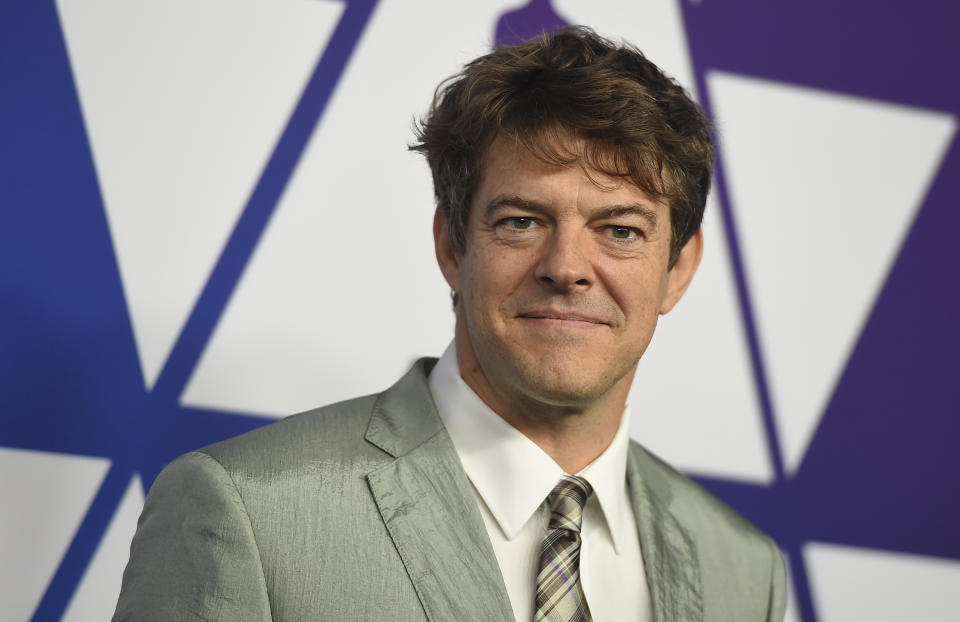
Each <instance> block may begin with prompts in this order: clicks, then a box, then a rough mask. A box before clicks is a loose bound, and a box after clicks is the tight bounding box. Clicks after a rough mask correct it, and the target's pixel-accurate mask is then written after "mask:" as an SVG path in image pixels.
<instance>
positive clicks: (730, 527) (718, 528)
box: [630, 440, 770, 548]
mask: <svg viewBox="0 0 960 622" xmlns="http://www.w3.org/2000/svg"><path fill="white" fill-rule="evenodd" d="M630 445H631V446H630V453H631V456H632V458H634V459H635V460H636V463H637V465H638V467H639V470H640V474H641V477H642V478H644V479H645V480H646V481H647V483H648V485H649V486H650V487H652V489H653V490H657V491H665V492H661V495H662V497H663V498H662V499H661V501H663V502H665V503H666V504H667V505H669V507H670V510H671V512H672V513H673V514H674V516H676V517H677V519H678V520H679V521H680V522H681V523H683V524H684V526H686V527H687V528H688V529H691V530H693V531H694V532H701V533H702V532H708V533H711V534H714V535H716V536H718V537H721V538H724V539H730V538H733V539H735V540H744V539H745V540H747V541H753V542H756V543H758V544H759V543H760V541H763V543H764V544H763V546H764V548H766V547H767V546H768V545H767V543H768V542H769V541H770V539H769V537H768V536H767V535H766V534H764V533H763V532H762V531H761V530H760V529H759V528H757V527H756V526H755V525H754V524H753V523H751V522H750V521H749V520H747V519H746V518H744V517H743V516H742V515H741V514H740V513H739V512H737V511H736V510H734V509H733V508H731V507H730V506H729V505H727V504H726V503H725V502H724V501H722V500H721V499H719V498H717V497H716V496H715V495H714V494H713V493H711V492H710V491H709V490H707V489H706V488H704V487H703V486H701V485H700V484H698V483H697V482H695V481H694V480H692V479H691V478H690V477H688V476H686V475H684V474H683V473H681V472H679V471H678V470H677V469H675V468H674V467H673V466H671V465H670V464H669V463H667V462H666V461H665V460H663V459H662V458H660V457H659V456H657V455H656V454H654V453H652V452H650V451H649V450H647V449H646V448H645V447H643V446H642V445H640V444H639V443H637V442H635V441H632V440H631V442H630Z"/></svg>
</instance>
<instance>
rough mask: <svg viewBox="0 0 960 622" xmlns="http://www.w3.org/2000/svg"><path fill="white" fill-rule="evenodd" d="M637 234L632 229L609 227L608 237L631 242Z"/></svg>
mask: <svg viewBox="0 0 960 622" xmlns="http://www.w3.org/2000/svg"><path fill="white" fill-rule="evenodd" d="M638 234H639V232H638V231H637V230H636V229H634V228H633V227H618V226H612V227H610V237H612V238H614V239H617V240H632V239H634V238H635V237H637V236H638Z"/></svg>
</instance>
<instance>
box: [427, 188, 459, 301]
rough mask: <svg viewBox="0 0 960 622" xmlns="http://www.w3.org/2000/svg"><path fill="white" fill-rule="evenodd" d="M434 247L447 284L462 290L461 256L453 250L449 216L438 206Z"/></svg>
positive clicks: (453, 288)
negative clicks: (448, 222) (448, 224)
mask: <svg viewBox="0 0 960 622" xmlns="http://www.w3.org/2000/svg"><path fill="white" fill-rule="evenodd" d="M433 249H434V251H435V252H436V254H437V265H439V266H440V272H442V273H443V278H445V279H446V280H447V285H449V286H450V289H452V290H453V291H454V292H457V293H459V292H460V258H459V257H458V256H457V253H456V252H455V251H454V250H453V244H452V243H451V242H450V232H449V231H448V229H447V218H446V217H445V216H444V215H443V210H442V209H440V206H439V205H438V206H437V209H436V211H434V213H433Z"/></svg>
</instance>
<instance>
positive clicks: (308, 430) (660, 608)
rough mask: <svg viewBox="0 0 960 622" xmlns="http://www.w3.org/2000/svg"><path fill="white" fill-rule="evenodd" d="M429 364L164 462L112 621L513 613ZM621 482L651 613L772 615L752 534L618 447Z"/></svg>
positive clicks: (766, 552) (673, 617) (780, 605)
mask: <svg viewBox="0 0 960 622" xmlns="http://www.w3.org/2000/svg"><path fill="white" fill-rule="evenodd" d="M433 363H434V361H433V360H428V359H424V360H421V361H420V362H418V364H417V365H416V366H414V368H413V369H412V370H411V371H410V372H409V373H408V374H407V375H406V376H404V377H403V378H402V379H401V380H400V381H398V382H397V383H396V384H395V385H394V386H393V387H391V388H390V389H388V390H387V391H385V392H384V393H382V394H380V395H374V396H368V397H362V398H358V399H355V400H350V401H347V402H342V403H339V404H334V405H331V406H327V407H324V408H320V409H317V410H314V411H310V412H307V413H303V414H300V415H296V416H294V417H289V418H287V419H284V420H282V421H279V422H277V423H276V424H273V425H269V426H266V427H264V428H261V429H258V430H255V431H253V432H250V433H248V434H245V435H243V436H239V437H237V438H234V439H230V440H227V441H224V442H222V443H217V444H215V445H211V446H209V447H206V448H204V449H202V450H200V451H196V452H193V453H190V454H187V455H185V456H181V457H180V458H178V459H177V460H175V461H174V462H172V463H171V464H170V465H169V466H168V467H167V468H166V469H164V470H163V472H162V473H161V474H160V476H159V477H158V478H157V480H156V482H155V483H154V485H153V487H152V488H151V490H150V494H149V495H148V497H147V501H146V505H145V507H144V509H143V514H142V515H141V517H140V522H139V525H138V527H137V534H136V536H135V537H134V540H133V544H132V546H131V553H130V562H129V563H128V565H127V568H126V571H125V572H124V575H123V588H122V591H121V594H120V600H119V603H118V604H117V610H116V614H115V616H114V620H177V621H180V620H224V621H230V622H234V621H242V620H271V619H272V620H277V621H281V620H283V621H288V620H425V619H426V620H431V621H433V622H440V621H448V620H450V621H454V620H455V621H461V620H483V621H507V620H513V613H512V610H511V608H510V603H509V601H508V598H507V593H506V588H505V587H504V585H503V579H502V577H501V575H500V569H499V566H498V564H497V560H496V558H495V557H494V554H493V549H492V547H491V545H490V541H489V539H488V538H487V534H486V529H485V527H484V524H483V519H482V517H481V516H480V513H479V510H478V508H477V504H476V500H475V496H474V493H473V491H472V489H471V485H470V483H469V481H468V479H467V476H466V474H465V473H464V471H463V468H462V467H461V465H460V460H459V458H458V457H457V454H456V451H455V450H454V447H453V444H452V443H451V441H450V437H449V436H448V434H447V432H446V430H445V429H444V427H443V424H442V423H441V421H440V418H439V416H438V414H437V411H436V407H435V406H434V404H433V399H432V397H431V394H430V390H429V388H428V385H427V373H429V369H430V368H431V367H432V365H433ZM627 480H628V483H629V488H630V492H631V497H632V501H633V506H634V510H635V513H636V516H637V529H638V532H639V535H640V542H641V547H642V550H643V559H644V565H645V568H646V574H647V580H648V582H649V588H650V594H651V600H652V603H653V612H654V618H655V619H656V620H657V621H658V622H667V621H677V622H679V621H685V622H686V621H689V622H725V621H728V622H750V621H758V622H759V621H770V620H777V621H779V620H782V618H783V611H784V571H783V565H782V562H781V560H780V557H779V554H778V551H777V548H776V547H775V545H774V544H773V542H772V541H771V540H770V539H769V538H767V537H766V536H764V535H763V534H762V533H760V532H759V531H757V530H756V529H755V528H754V527H752V526H751V525H750V524H749V523H747V522H746V521H745V520H744V519H742V518H741V517H740V516H738V515H737V514H736V513H735V512H733V511H732V510H730V509H729V508H728V507H727V506H725V505H724V504H723V503H721V502H720V501H718V500H717V499H715V498H714V497H712V496H711V495H710V494H709V493H707V492H706V491H704V490H703V489H701V488H700V487H699V486H698V485H697V484H695V483H693V482H692V481H690V480H689V479H687V478H686V477H684V476H683V475H680V474H679V473H677V472H676V471H674V470H673V469H672V468H670V467H669V466H667V465H666V464H664V463H663V462H661V461H660V460H658V459H657V458H655V457H654V456H652V455H651V454H650V453H648V452H647V451H645V450H644V449H643V448H642V447H640V446H639V445H637V444H635V443H634V444H632V446H631V448H630V457H629V461H628V467H627ZM623 589H634V587H633V586H630V585H624V586H623ZM531 614H532V612H531ZM521 622H523V621H521Z"/></svg>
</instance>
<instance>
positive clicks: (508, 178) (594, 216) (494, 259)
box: [435, 138, 701, 409]
mask: <svg viewBox="0 0 960 622" xmlns="http://www.w3.org/2000/svg"><path fill="white" fill-rule="evenodd" d="M591 176H592V177H593V178H594V180H591V179H590V177H588V176H587V175H586V174H585V172H584V171H583V170H582V169H581V168H580V167H579V166H578V165H576V164H574V165H571V166H566V167H558V166H552V165H548V164H544V163H543V162H541V161H540V160H538V159H536V158H535V157H534V156H532V155H531V154H530V153H529V152H527V151H526V150H524V149H523V148H522V147H520V146H518V145H516V144H515V143H514V142H512V141H509V140H507V139H503V138H498V139H497V140H496V141H495V142H494V143H493V145H492V146H491V147H490V149H489V151H488V153H487V154H486V158H485V160H484V172H483V177H482V179H481V182H480V184H479V186H478V188H477V191H476V193H475V197H474V200H473V204H472V206H471V212H470V219H469V223H468V226H467V244H466V249H465V251H464V253H463V254H462V255H456V254H455V253H453V251H452V249H451V248H450V245H449V239H448V237H447V235H446V227H445V225H444V224H443V221H442V217H439V216H438V224H436V225H435V234H436V236H437V254H438V259H439V261H440V265H441V269H442V270H443V272H444V275H445V277H446V278H447V281H448V283H449V284H450V286H451V287H452V288H453V289H454V290H455V291H457V292H459V294H460V303H459V305H458V308H457V349H458V355H459V360H460V363H461V369H460V373H461V375H462V376H463V377H464V379H465V380H466V381H467V383H468V384H469V385H471V386H472V387H473V388H474V390H476V391H477V392H478V393H479V394H480V395H481V396H482V397H485V400H487V401H488V402H489V401H490V399H489V398H490V397H491V396H492V398H493V401H495V402H498V403H500V404H514V405H517V404H524V403H529V402H530V401H533V402H536V403H540V404H549V405H556V406H584V405H589V404H590V403H593V402H596V400H598V399H601V398H602V397H603V396H605V395H608V394H609V392H610V390H611V389H612V388H613V387H614V386H620V388H621V389H622V394H623V396H624V398H625V396H626V391H627V390H628V389H629V385H630V383H631V382H632V379H633V372H634V371H635V369H636V365H637V361H638V360H639V359H640V356H641V355H642V354H643V352H644V350H645V349H646V347H647V344H648V343H649V342H650V338H651V337H652V336H653V331H654V328H655V327H656V324H657V317H658V315H659V314H661V313H666V312H667V311H669V310H670V308H671V307H672V306H673V305H674V304H675V303H676V301H677V300H678V299H679V298H680V296H681V295H682V293H683V291H684V289H685V288H686V285H687V284H688V283H689V280H690V278H691V277H692V275H693V272H694V271H695V270H696V265H697V263H698V262H699V257H700V249H701V238H700V236H699V234H698V235H697V236H695V237H694V239H693V240H692V242H691V243H690V244H687V246H686V247H685V248H684V250H683V251H682V252H681V256H680V258H679V259H678V261H677V264H676V266H675V267H674V268H673V269H672V270H667V264H668V259H669V252H670V213H669V209H668V207H667V206H666V205H665V204H663V203H661V202H658V201H655V200H653V199H651V198H650V197H649V196H648V195H647V194H646V193H645V192H643V191H642V190H640V189H639V188H637V187H636V186H634V185H632V184H630V183H628V182H626V181H624V180H621V179H616V178H611V177H608V176H606V175H603V174H601V173H598V172H595V171H592V172H591ZM595 182H599V184H600V186H598V185H597V183H595ZM465 363H466V365H465ZM491 406H494V408H495V409H496V405H495V404H491Z"/></svg>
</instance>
